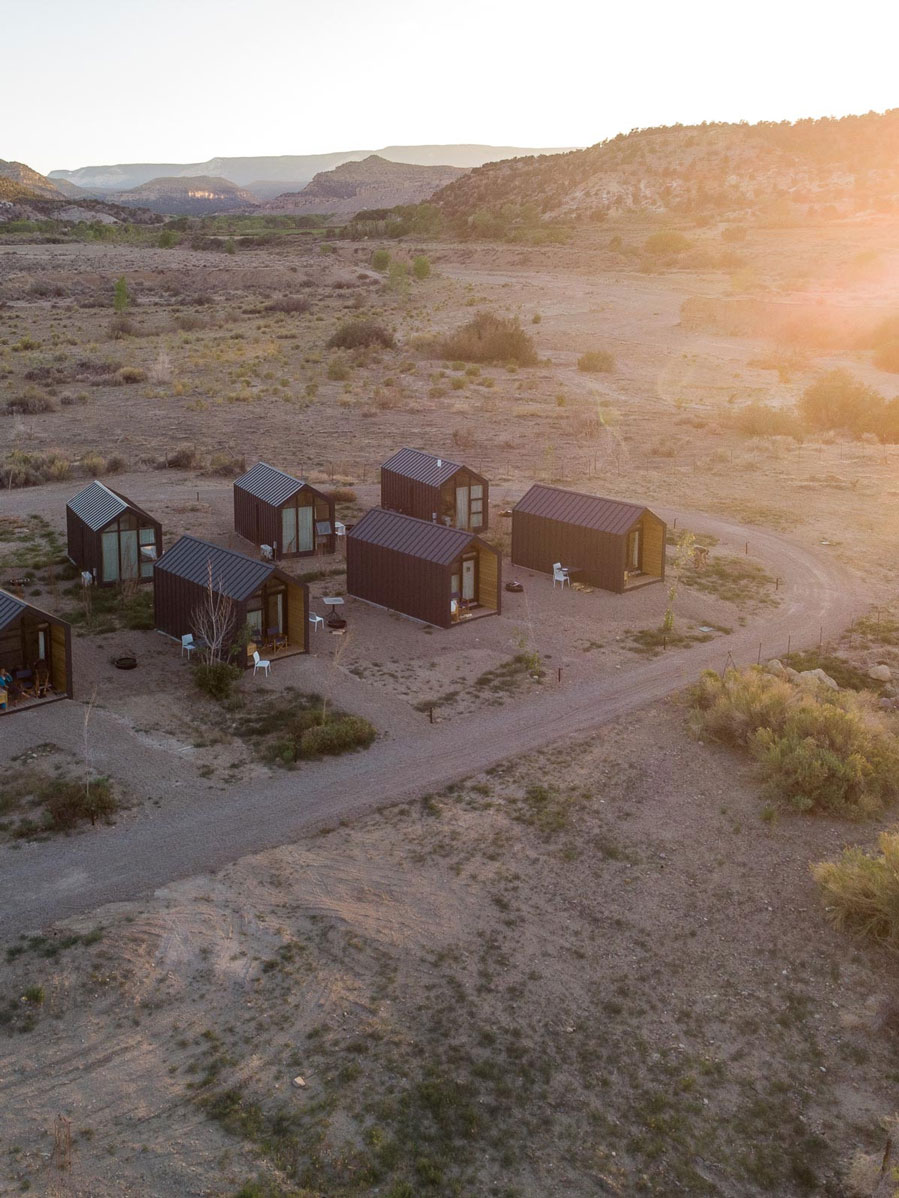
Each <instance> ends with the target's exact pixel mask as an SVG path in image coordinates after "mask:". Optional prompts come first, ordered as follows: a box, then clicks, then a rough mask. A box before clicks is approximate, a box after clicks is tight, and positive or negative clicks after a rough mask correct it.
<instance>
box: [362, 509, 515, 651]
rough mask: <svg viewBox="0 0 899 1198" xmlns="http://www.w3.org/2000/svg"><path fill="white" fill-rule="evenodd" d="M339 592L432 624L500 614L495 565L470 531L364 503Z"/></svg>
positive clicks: (492, 552) (490, 551) (494, 556)
mask: <svg viewBox="0 0 899 1198" xmlns="http://www.w3.org/2000/svg"><path fill="white" fill-rule="evenodd" d="M346 565H347V571H346V574H347V591H348V593H349V594H350V595H355V596H356V598H358V599H365V600H367V601H368V602H369V603H376V604H378V605H380V606H381V607H386V608H389V609H390V610H391V611H398V612H402V613H403V614H404V615H407V616H414V617H415V619H417V620H423V621H425V623H427V624H436V625H437V626H438V627H440V628H449V627H450V625H452V624H456V623H459V622H460V621H463V620H469V619H473V618H475V617H477V616H487V615H496V614H498V613H499V611H500V595H501V582H502V562H501V559H500V554H499V551H498V550H497V549H494V548H493V546H492V545H488V544H487V542H486V541H482V540H481V538H480V537H478V536H476V535H475V534H474V533H472V532H467V531H466V530H465V529H461V528H447V527H446V525H445V524H434V523H433V522H432V521H430V520H418V519H416V518H415V517H414V516H403V515H401V514H400V513H399V512H388V511H386V510H385V509H384V508H372V509H371V510H370V511H368V512H366V513H365V515H364V516H363V517H362V519H361V520H360V521H359V523H358V524H357V525H355V527H354V528H353V529H352V530H351V531H350V532H348V533H347V562H346Z"/></svg>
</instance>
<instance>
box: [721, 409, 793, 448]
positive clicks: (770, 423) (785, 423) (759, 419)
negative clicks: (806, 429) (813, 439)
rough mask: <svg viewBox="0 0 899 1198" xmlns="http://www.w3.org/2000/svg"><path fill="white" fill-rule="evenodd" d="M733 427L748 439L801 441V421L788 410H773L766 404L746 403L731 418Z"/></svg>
mask: <svg viewBox="0 0 899 1198" xmlns="http://www.w3.org/2000/svg"><path fill="white" fill-rule="evenodd" d="M733 422H734V427H735V428H736V429H738V430H739V431H740V432H741V433H745V434H746V435H747V436H748V437H793V438H794V440H796V441H801V440H802V436H803V425H802V421H801V420H800V419H799V417H798V416H797V415H796V413H795V412H793V411H792V410H790V409H788V408H775V407H772V406H771V405H770V404H766V403H758V402H755V401H754V402H753V403H748V404H746V405H745V406H744V407H742V408H739V409H738V410H737V411H736V412H735V413H734V417H733Z"/></svg>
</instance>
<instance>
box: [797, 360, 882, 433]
mask: <svg viewBox="0 0 899 1198" xmlns="http://www.w3.org/2000/svg"><path fill="white" fill-rule="evenodd" d="M799 412H800V414H801V415H802V417H803V419H804V420H805V421H806V423H807V424H809V425H810V426H811V427H813V428H820V429H845V430H847V431H848V432H851V433H853V434H854V435H855V436H857V437H858V436H861V435H862V434H864V433H874V434H875V435H876V436H878V437H880V438H881V440H884V441H893V442H895V441H899V398H896V399H892V400H889V401H887V400H886V399H884V397H883V396H882V395H881V394H880V393H879V392H878V391H875V390H874V389H873V387H868V386H866V385H865V384H864V383H861V382H859V380H858V379H855V378H853V377H852V375H851V374H849V373H848V372H847V371H845V370H831V371H829V372H828V373H827V374H825V375H822V376H821V378H819V379H818V380H816V382H814V383H812V384H811V385H810V386H809V387H806V389H805V391H803V393H802V395H801V396H800V398H799Z"/></svg>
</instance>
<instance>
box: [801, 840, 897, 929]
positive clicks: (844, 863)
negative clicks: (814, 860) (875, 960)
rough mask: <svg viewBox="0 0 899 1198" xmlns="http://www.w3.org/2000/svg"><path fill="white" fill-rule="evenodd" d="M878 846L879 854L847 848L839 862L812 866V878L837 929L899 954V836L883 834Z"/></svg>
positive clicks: (825, 862) (823, 862)
mask: <svg viewBox="0 0 899 1198" xmlns="http://www.w3.org/2000/svg"><path fill="white" fill-rule="evenodd" d="M879 843H880V852H879V854H873V853H866V852H865V851H864V850H863V849H860V848H857V847H853V848H848V849H845V850H844V851H843V854H842V856H841V857H840V859H839V860H838V861H822V862H820V863H819V864H818V865H814V866H812V874H813V876H814V879H815V881H816V882H817V883H818V885H819V886H820V887H821V890H822V891H823V897H824V901H825V903H826V904H827V911H828V914H829V915H830V917H831V918H832V919H833V921H834V923H835V924H836V925H837V926H838V927H848V928H853V929H855V930H856V931H859V932H863V933H864V934H865V935H867V936H871V937H873V938H874V939H875V940H879V941H881V942H882V943H884V944H888V945H889V946H890V947H891V948H893V949H895V950H899V832H884V833H883V834H882V835H881V837H880V842H879Z"/></svg>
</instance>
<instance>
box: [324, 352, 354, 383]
mask: <svg viewBox="0 0 899 1198" xmlns="http://www.w3.org/2000/svg"><path fill="white" fill-rule="evenodd" d="M349 377H350V364H349V362H347V360H346V358H344V357H343V356H342V355H337V356H336V357H334V358H332V359H331V361H330V362H329V363H328V378H329V379H333V380H334V382H337V383H343V382H345V381H346V380H347V379H348V378H349Z"/></svg>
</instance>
